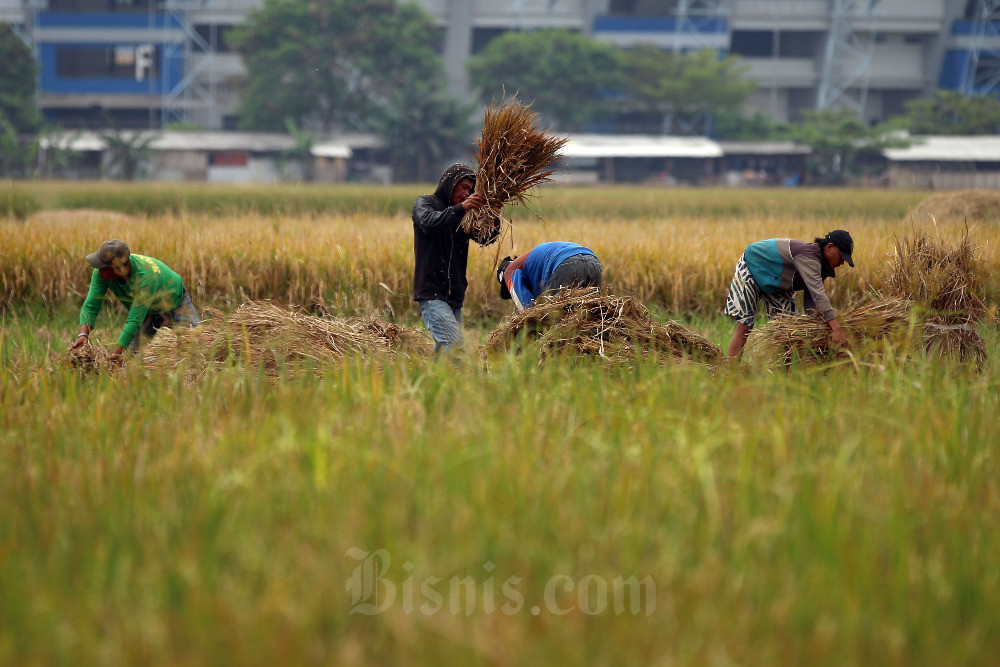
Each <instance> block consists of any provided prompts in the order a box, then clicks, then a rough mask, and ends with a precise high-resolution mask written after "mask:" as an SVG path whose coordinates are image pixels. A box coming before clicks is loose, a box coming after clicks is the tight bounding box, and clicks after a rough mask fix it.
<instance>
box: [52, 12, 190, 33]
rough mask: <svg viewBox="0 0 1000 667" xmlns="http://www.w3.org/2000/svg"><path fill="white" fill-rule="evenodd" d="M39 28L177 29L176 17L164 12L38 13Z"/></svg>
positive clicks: (178, 26)
mask: <svg viewBox="0 0 1000 667" xmlns="http://www.w3.org/2000/svg"><path fill="white" fill-rule="evenodd" d="M35 20H36V23H35V26H36V27H38V28H81V29H87V28H143V29H147V30H148V29H149V28H175V29H179V28H180V27H181V25H180V22H179V21H178V20H177V18H176V17H174V16H171V15H169V14H164V13H163V12H153V13H148V12H38V15H37V18H36V19H35Z"/></svg>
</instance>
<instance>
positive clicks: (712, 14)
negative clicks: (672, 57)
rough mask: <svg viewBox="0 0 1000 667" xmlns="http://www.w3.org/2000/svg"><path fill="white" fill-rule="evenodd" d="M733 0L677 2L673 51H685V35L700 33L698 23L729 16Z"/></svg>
mask: <svg viewBox="0 0 1000 667" xmlns="http://www.w3.org/2000/svg"><path fill="white" fill-rule="evenodd" d="M732 1H733V0H677V8H676V9H675V10H674V12H675V15H676V17H677V23H676V28H675V30H674V43H673V46H672V50H673V52H674V53H680V52H681V51H682V50H683V39H682V36H683V35H688V34H691V33H696V32H698V31H699V26H698V22H699V21H700V20H704V19H722V18H726V17H727V16H729V13H730V11H731V9H732V7H731V5H732Z"/></svg>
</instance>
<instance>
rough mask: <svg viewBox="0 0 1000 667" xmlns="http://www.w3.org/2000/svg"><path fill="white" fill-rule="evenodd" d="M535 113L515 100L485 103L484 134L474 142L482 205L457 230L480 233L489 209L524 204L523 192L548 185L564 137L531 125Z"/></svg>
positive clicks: (489, 222) (489, 220) (487, 225)
mask: <svg viewBox="0 0 1000 667" xmlns="http://www.w3.org/2000/svg"><path fill="white" fill-rule="evenodd" d="M536 117H537V114H536V113H535V112H533V111H531V110H530V109H529V108H528V107H526V106H524V105H523V104H521V103H520V102H518V101H517V100H516V99H509V100H506V101H501V102H496V101H494V102H493V103H491V104H490V106H489V107H488V108H487V109H486V117H485V119H484V120H483V133H482V136H481V137H479V139H477V140H476V148H475V155H476V163H477V165H478V167H477V170H476V192H479V193H482V194H483V195H484V196H485V197H486V203H487V206H485V207H483V208H481V209H479V210H475V211H469V212H468V213H467V214H466V215H465V217H464V218H463V219H462V229H463V230H464V231H466V232H468V233H470V234H473V235H481V234H485V233H487V232H489V231H490V230H491V229H493V224H494V220H495V217H494V213H493V211H492V209H494V208H499V207H501V206H503V205H506V204H508V203H511V202H514V203H519V204H524V203H526V202H525V196H526V195H527V194H528V192H529V191H530V190H531V189H532V188H534V187H536V186H538V185H541V184H542V183H546V182H548V181H551V180H552V179H551V178H550V176H552V173H553V172H554V171H555V169H554V168H552V167H550V165H552V164H553V163H554V162H555V160H556V158H557V157H558V156H559V151H560V149H561V148H562V147H563V145H564V144H565V143H566V139H564V138H559V137H554V136H550V135H547V134H545V132H542V131H540V130H538V128H536V127H535V119H536Z"/></svg>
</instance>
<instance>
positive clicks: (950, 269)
mask: <svg viewBox="0 0 1000 667" xmlns="http://www.w3.org/2000/svg"><path fill="white" fill-rule="evenodd" d="M976 261H977V260H976V246H975V245H974V244H973V242H972V239H971V238H970V237H969V230H968V229H966V230H965V234H964V235H963V236H962V238H961V239H960V240H959V241H958V243H957V244H955V245H954V246H950V245H948V244H946V243H944V242H943V241H938V242H935V241H933V240H932V239H931V238H930V237H928V236H926V235H924V234H918V235H915V236H913V237H912V238H909V239H903V240H900V239H898V238H897V239H896V240H895V253H894V255H893V259H892V269H891V273H890V275H889V277H888V279H886V281H885V284H886V287H887V288H888V291H889V293H890V294H892V295H894V296H897V297H899V298H902V299H907V300H909V301H912V302H913V303H914V305H916V306H918V307H919V308H921V309H923V310H926V311H932V312H933V313H934V314H937V315H947V316H960V317H964V318H966V319H968V320H971V321H979V320H981V319H982V318H983V316H984V315H985V313H986V304H985V303H984V302H983V299H982V297H981V296H980V294H979V292H980V287H979V279H978V277H977V275H976Z"/></svg>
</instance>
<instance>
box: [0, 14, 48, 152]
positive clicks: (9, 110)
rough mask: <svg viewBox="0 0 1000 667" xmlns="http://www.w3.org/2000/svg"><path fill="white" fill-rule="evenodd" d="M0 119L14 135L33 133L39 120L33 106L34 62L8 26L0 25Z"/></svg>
mask: <svg viewBox="0 0 1000 667" xmlns="http://www.w3.org/2000/svg"><path fill="white" fill-rule="evenodd" d="M0 63H3V75H0V119H6V121H7V122H8V123H10V125H11V126H12V127H13V128H14V130H15V131H16V132H18V133H22V134H25V133H32V132H36V131H37V130H38V128H39V126H40V125H41V117H40V116H39V113H38V107H37V106H36V104H35V73H36V66H35V58H34V56H33V55H32V53H31V49H30V48H28V45H27V44H25V43H24V41H23V40H22V39H21V38H20V37H19V36H18V34H17V33H16V32H14V28H13V27H11V26H10V25H9V24H6V23H0Z"/></svg>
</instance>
